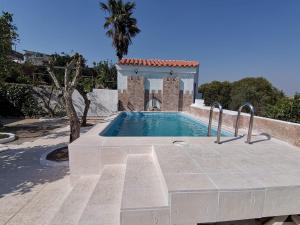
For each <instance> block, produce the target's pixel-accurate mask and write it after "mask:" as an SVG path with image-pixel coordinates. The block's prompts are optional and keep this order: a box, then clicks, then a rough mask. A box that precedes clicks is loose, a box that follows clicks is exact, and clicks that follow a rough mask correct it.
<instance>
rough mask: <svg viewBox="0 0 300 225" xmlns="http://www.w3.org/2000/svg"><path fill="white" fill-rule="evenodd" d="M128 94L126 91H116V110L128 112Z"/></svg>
mask: <svg viewBox="0 0 300 225" xmlns="http://www.w3.org/2000/svg"><path fill="white" fill-rule="evenodd" d="M127 106H128V93H127V90H123V91H121V90H118V110H119V111H129V109H128V107H127Z"/></svg>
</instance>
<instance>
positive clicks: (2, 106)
mask: <svg viewBox="0 0 300 225" xmlns="http://www.w3.org/2000/svg"><path fill="white" fill-rule="evenodd" d="M0 115H1V116H4V117H7V116H25V117H40V116H45V115H47V112H46V111H45V110H44V109H43V108H42V107H41V106H40V105H39V104H38V101H37V99H36V98H35V97H34V95H33V87H32V86H31V85H26V84H10V83H1V84H0Z"/></svg>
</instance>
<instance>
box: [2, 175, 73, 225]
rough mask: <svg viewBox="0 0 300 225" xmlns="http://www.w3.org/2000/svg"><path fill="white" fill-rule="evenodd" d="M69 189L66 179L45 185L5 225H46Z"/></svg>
mask: <svg viewBox="0 0 300 225" xmlns="http://www.w3.org/2000/svg"><path fill="white" fill-rule="evenodd" d="M71 189H72V188H71V186H70V184H69V178H68V177H65V178H63V179H60V180H57V181H53V182H51V183H49V184H47V185H46V186H45V187H44V188H42V190H41V191H39V193H37V194H36V196H34V197H33V199H32V200H31V201H29V202H28V203H27V204H26V205H25V206H24V207H23V208H22V209H21V210H20V211H19V212H18V213H17V214H16V215H15V216H14V217H13V218H11V219H10V220H9V221H8V222H7V223H6V224H7V225H19V224H22V225H27V224H28V225H32V224H47V222H48V221H49V218H52V217H53V215H55V213H56V212H57V205H61V204H62V203H63V200H64V198H65V197H66V196H67V195H68V194H69V192H70V191H71Z"/></svg>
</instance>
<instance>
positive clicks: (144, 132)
mask: <svg viewBox="0 0 300 225" xmlns="http://www.w3.org/2000/svg"><path fill="white" fill-rule="evenodd" d="M211 134H212V136H216V135H217V131H216V130H215V129H214V128H212V132H211ZM100 135H101V136H109V137H111V136H153V137H154V136H174V137H175V136H207V124H204V123H202V122H200V121H198V120H196V119H194V118H192V117H190V116H188V115H185V114H183V113H177V112H174V113H170V112H122V113H121V114H120V115H119V116H118V117H117V118H116V119H115V120H113V121H112V122H111V123H110V124H109V125H108V127H107V128H106V129H104V130H103V131H102V132H101V133H100ZM222 136H231V134H230V133H228V132H224V131H223V132H222Z"/></svg>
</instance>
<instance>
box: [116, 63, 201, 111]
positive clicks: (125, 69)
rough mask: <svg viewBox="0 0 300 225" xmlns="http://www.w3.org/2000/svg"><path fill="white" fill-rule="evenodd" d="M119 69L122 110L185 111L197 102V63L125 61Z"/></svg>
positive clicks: (120, 104)
mask: <svg viewBox="0 0 300 225" xmlns="http://www.w3.org/2000/svg"><path fill="white" fill-rule="evenodd" d="M117 70H118V93H119V94H118V97H119V109H120V110H132V111H133V110H134V111H143V110H163V111H184V110H187V109H188V107H189V106H190V105H191V104H192V103H193V102H194V99H195V94H196V93H197V87H198V74H199V63H198V62H197V61H183V60H157V59H128V58H124V59H122V60H121V61H120V62H119V63H118V64H117Z"/></svg>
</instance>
